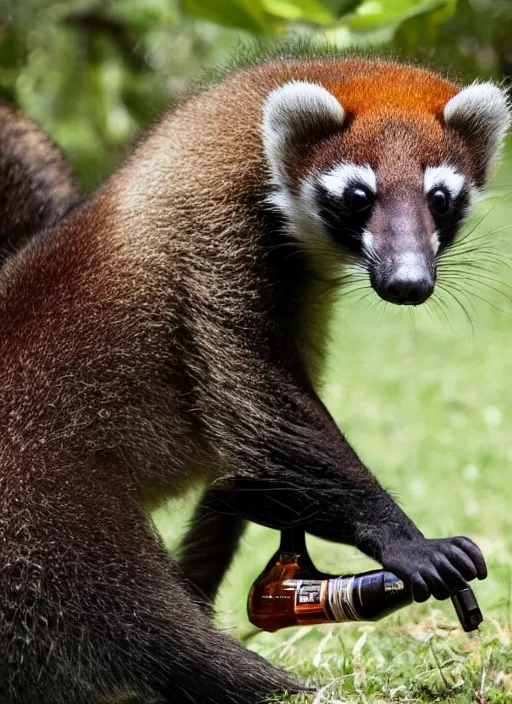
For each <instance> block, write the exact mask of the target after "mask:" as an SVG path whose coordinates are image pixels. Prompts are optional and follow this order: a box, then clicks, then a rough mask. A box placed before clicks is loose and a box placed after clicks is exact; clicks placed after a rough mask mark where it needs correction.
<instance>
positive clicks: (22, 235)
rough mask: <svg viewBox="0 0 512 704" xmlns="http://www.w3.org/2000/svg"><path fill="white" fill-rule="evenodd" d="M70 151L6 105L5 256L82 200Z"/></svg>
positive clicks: (1, 161)
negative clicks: (69, 161) (69, 160)
mask: <svg viewBox="0 0 512 704" xmlns="http://www.w3.org/2000/svg"><path fill="white" fill-rule="evenodd" d="M78 197H79V196H78V189H77V187H76V185H75V183H74V179H73V176H72V174H71V170H70V168H69V166H68V164H67V162H66V160H65V159H64V156H63V155H62V153H61V152H60V150H59V149H58V148H57V146H56V145H55V144H54V143H53V142H52V141H51V140H50V138H49V137H48V136H47V135H46V134H45V133H44V132H43V131H42V129H41V128H40V127H39V125H37V124H36V123H35V122H34V121H33V120H31V119H29V118H28V117H27V116H26V115H24V114H23V113H22V112H20V111H17V110H15V109H13V108H12V107H10V106H8V105H0V261H3V260H5V258H6V257H7V256H8V255H9V254H10V253H11V252H13V251H14V250H16V249H19V247H21V246H22V245H23V244H24V243H25V242H26V241H27V240H28V239H29V238H30V237H31V236H32V235H33V234H34V233H35V232H38V231H39V230H42V229H44V228H46V227H49V226H51V225H53V224H54V223H55V222H57V221H58V220H59V219H60V218H61V217H62V216H63V215H64V214H65V213H66V212H67V211H68V210H69V209H70V208H71V207H72V206H73V205H74V204H75V203H76V202H77V201H78Z"/></svg>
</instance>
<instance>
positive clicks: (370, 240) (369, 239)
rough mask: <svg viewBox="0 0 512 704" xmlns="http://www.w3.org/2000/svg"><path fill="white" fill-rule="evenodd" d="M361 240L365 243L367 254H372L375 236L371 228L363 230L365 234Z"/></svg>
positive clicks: (364, 248)
mask: <svg viewBox="0 0 512 704" xmlns="http://www.w3.org/2000/svg"><path fill="white" fill-rule="evenodd" d="M361 241H362V243H363V250H364V251H365V252H366V253H367V254H371V252H372V251H373V246H374V242H375V238H374V236H373V235H372V233H371V232H370V231H369V230H363V236H362V238H361Z"/></svg>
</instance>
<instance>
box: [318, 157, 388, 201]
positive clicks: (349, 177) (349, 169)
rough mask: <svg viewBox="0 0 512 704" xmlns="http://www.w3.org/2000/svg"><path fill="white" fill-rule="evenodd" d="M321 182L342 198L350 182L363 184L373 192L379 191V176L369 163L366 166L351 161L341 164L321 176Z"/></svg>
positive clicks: (330, 191)
mask: <svg viewBox="0 0 512 704" xmlns="http://www.w3.org/2000/svg"><path fill="white" fill-rule="evenodd" d="M320 183H321V184H322V185H323V186H324V188H326V189H327V190H328V191H329V193H332V195H334V196H338V197H340V198H341V196H342V195H343V193H344V191H345V189H346V187H347V186H348V185H350V184H355V185H357V184H362V185H363V186H366V187H367V188H368V189H369V190H370V191H371V192H372V193H377V177H376V175H375V172H374V170H373V169H372V168H371V166H368V164H365V165H364V166H360V165H359V164H353V163H351V162H347V163H345V164H340V165H339V166H335V167H334V168H333V169H331V170H330V171H328V172H327V173H326V174H324V175H323V176H321V177H320Z"/></svg>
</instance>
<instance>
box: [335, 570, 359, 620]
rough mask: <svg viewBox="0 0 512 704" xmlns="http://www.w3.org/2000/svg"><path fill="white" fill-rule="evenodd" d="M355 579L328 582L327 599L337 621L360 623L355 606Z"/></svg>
mask: <svg viewBox="0 0 512 704" xmlns="http://www.w3.org/2000/svg"><path fill="white" fill-rule="evenodd" d="M355 581H356V580H355V577H354V576H350V577H338V578H337V579H330V580H329V582H328V592H327V598H328V600H329V607H330V609H331V612H332V615H333V616H334V620H335V621H359V620H360V617H359V615H358V613H357V611H356V607H355V605H354V587H355Z"/></svg>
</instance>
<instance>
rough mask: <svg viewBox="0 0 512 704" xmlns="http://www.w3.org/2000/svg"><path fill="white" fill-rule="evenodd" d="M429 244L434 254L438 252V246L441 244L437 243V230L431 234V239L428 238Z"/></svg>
mask: <svg viewBox="0 0 512 704" xmlns="http://www.w3.org/2000/svg"><path fill="white" fill-rule="evenodd" d="M430 243H431V245H432V249H433V250H434V254H437V252H438V250H439V245H440V244H441V242H440V241H439V233H438V231H437V230H436V231H435V232H434V233H433V234H432V237H431V238H430Z"/></svg>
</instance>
